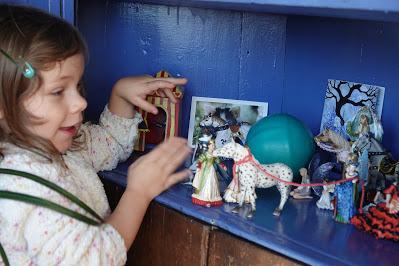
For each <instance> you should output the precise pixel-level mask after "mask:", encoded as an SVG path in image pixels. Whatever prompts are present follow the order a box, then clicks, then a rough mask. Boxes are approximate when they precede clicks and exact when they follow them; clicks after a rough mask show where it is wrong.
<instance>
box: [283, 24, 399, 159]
mask: <svg viewBox="0 0 399 266" xmlns="http://www.w3.org/2000/svg"><path fill="white" fill-rule="evenodd" d="M287 28H288V29H287V44H286V49H287V52H286V63H285V84H286V85H285V90H284V96H283V97H284V100H283V109H282V110H283V111H284V112H287V113H291V114H293V115H296V116H297V117H298V118H300V119H302V120H303V121H304V122H306V123H307V124H308V125H309V126H310V127H311V129H312V131H313V133H315V134H317V133H318V132H319V128H320V121H321V114H322V110H323V102H324V96H325V91H326V88H327V79H343V80H348V81H354V82H360V83H366V84H374V85H379V86H383V87H385V100H384V107H383V115H382V122H383V126H384V131H385V134H384V139H383V142H384V145H385V146H386V147H388V149H390V150H392V151H393V152H394V155H395V157H396V158H399V141H398V140H397V136H399V123H398V122H397V119H396V114H397V104H398V101H399V90H398V89H397V87H398V85H399V76H398V73H399V24H398V23H390V22H370V21H352V20H338V19H328V18H312V17H289V19H288V26H287Z"/></svg>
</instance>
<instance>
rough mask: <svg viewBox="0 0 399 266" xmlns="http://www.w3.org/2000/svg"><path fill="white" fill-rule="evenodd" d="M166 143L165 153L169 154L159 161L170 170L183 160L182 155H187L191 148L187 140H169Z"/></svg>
mask: <svg viewBox="0 0 399 266" xmlns="http://www.w3.org/2000/svg"><path fill="white" fill-rule="evenodd" d="M170 139H172V138H170ZM165 144H166V145H165V146H163V148H164V149H165V153H167V154H168V157H166V156H164V157H162V158H160V159H159V161H158V162H159V164H160V165H162V166H164V167H165V168H166V169H167V170H169V169H170V168H171V167H175V165H176V164H177V163H179V162H178V161H179V160H181V156H187V154H188V153H189V152H190V149H189V148H188V147H187V142H186V141H184V142H181V141H173V140H167V141H166V143H165ZM176 161H177V162H176ZM168 166H169V167H168Z"/></svg>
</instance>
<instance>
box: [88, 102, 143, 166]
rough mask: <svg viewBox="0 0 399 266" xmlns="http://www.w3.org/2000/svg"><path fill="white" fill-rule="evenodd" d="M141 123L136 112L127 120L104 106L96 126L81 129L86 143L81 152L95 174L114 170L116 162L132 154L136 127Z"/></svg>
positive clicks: (90, 125)
mask: <svg viewBox="0 0 399 266" xmlns="http://www.w3.org/2000/svg"><path fill="white" fill-rule="evenodd" d="M141 121H142V118H141V115H140V114H139V113H138V112H136V115H135V117H134V118H132V119H127V118H123V117H119V116H117V115H114V114H112V113H111V112H110V111H109V110H108V107H107V106H106V107H105V108H104V111H103V113H102V114H101V116H100V122H99V124H98V125H94V124H85V125H83V126H82V127H81V133H83V134H82V135H83V136H84V138H85V142H86V147H85V149H84V150H83V151H81V153H82V155H83V157H84V159H85V160H86V161H87V162H89V163H90V164H91V165H92V166H93V167H94V169H96V171H97V172H98V171H101V170H111V169H113V168H115V167H116V165H117V163H118V162H120V161H122V160H126V159H127V158H128V157H129V155H130V154H131V153H132V151H133V147H134V142H135V139H136V137H137V135H138V130H137V126H138V124H139V123H140V122H141Z"/></svg>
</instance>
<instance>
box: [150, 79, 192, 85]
mask: <svg viewBox="0 0 399 266" xmlns="http://www.w3.org/2000/svg"><path fill="white" fill-rule="evenodd" d="M155 80H164V81H168V82H170V83H173V84H174V85H185V84H186V83H187V79H186V78H156V79H155Z"/></svg>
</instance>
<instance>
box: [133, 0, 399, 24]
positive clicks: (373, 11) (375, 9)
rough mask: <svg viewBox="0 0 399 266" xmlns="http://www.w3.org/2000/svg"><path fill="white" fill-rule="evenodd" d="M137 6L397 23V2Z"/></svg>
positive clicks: (261, 0)
mask: <svg viewBox="0 0 399 266" xmlns="http://www.w3.org/2000/svg"><path fill="white" fill-rule="evenodd" d="M139 2H141V3H152V4H163V5H173V6H186V7H201V8H211V9H229V10H242V11H251V12H265V13H278V14H291V15H308V16H322V17H339V18H349V19H365V20H383V21H399V2H398V1H397V0H381V1H363V0H301V1H299V0H252V1H247V0H185V1H181V0H143V1H139Z"/></svg>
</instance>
